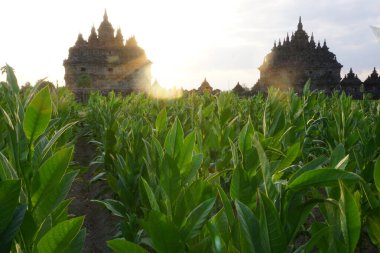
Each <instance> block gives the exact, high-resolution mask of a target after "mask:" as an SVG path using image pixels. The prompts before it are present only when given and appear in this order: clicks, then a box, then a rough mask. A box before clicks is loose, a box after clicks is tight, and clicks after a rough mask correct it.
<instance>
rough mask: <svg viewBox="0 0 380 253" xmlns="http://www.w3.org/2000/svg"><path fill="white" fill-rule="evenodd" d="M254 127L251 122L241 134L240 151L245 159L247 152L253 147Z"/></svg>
mask: <svg viewBox="0 0 380 253" xmlns="http://www.w3.org/2000/svg"><path fill="white" fill-rule="evenodd" d="M252 136H253V126H252V123H251V121H248V122H247V124H245V126H244V127H243V129H242V130H241V131H240V133H239V149H240V152H241V154H242V155H243V157H245V156H247V150H249V149H250V148H251V147H252Z"/></svg>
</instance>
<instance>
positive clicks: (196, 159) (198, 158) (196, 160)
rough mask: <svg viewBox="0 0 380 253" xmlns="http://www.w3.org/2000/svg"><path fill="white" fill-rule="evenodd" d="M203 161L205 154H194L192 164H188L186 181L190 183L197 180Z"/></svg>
mask: <svg viewBox="0 0 380 253" xmlns="http://www.w3.org/2000/svg"><path fill="white" fill-rule="evenodd" d="M202 162H203V154H196V155H194V156H193V159H192V160H191V164H190V165H188V172H187V173H186V178H185V181H184V183H185V184H189V183H191V182H192V181H193V180H195V178H196V176H197V174H198V170H199V168H200V167H201V165H202Z"/></svg>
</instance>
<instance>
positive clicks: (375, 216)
mask: <svg viewBox="0 0 380 253" xmlns="http://www.w3.org/2000/svg"><path fill="white" fill-rule="evenodd" d="M366 225H367V228H368V235H369V237H370V238H371V241H372V243H373V244H375V245H376V247H377V249H378V250H380V209H379V208H378V209H377V210H374V211H373V212H372V213H371V214H370V215H369V216H368V217H367V222H366Z"/></svg>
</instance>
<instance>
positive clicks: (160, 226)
mask: <svg viewBox="0 0 380 253" xmlns="http://www.w3.org/2000/svg"><path fill="white" fill-rule="evenodd" d="M142 225H143V227H144V229H145V230H146V231H147V233H148V235H149V237H150V238H151V239H152V242H153V246H154V249H155V251H156V252H157V253H167V252H183V251H184V247H185V243H184V242H183V240H182V238H181V235H180V232H179V229H178V227H177V226H176V225H175V224H173V222H172V221H170V220H169V218H168V217H167V216H166V215H164V214H162V213H160V212H157V211H151V212H150V213H149V215H148V218H147V219H145V220H144V221H142Z"/></svg>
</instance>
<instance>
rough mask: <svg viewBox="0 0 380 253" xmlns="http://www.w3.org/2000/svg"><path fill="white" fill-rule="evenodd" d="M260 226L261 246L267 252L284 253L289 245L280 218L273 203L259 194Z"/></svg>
mask: <svg viewBox="0 0 380 253" xmlns="http://www.w3.org/2000/svg"><path fill="white" fill-rule="evenodd" d="M259 210H260V216H259V224H260V237H261V244H262V247H263V249H264V250H265V252H268V253H269V252H270V253H283V252H286V249H287V245H286V242H285V234H284V232H283V230H282V227H281V223H280V217H279V215H278V213H277V210H276V208H275V207H274V205H273V202H272V201H271V200H270V199H269V198H268V197H267V196H266V195H265V194H263V193H261V192H260V193H259Z"/></svg>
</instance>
